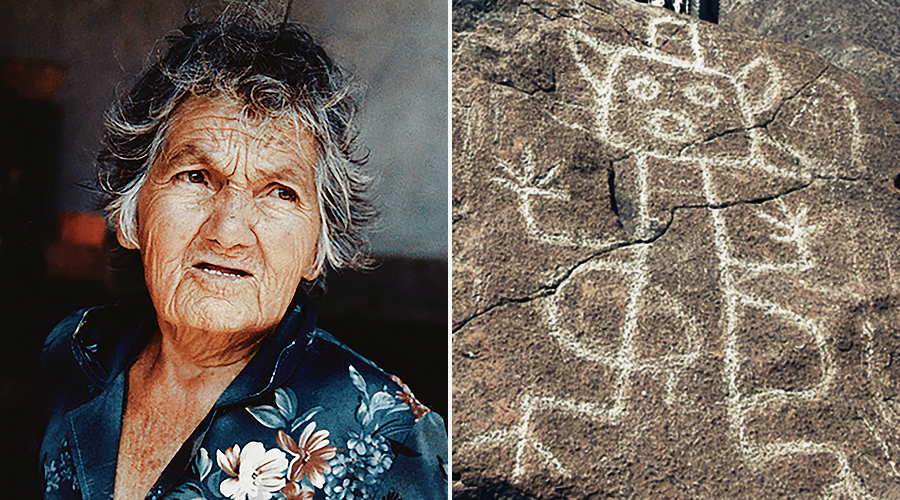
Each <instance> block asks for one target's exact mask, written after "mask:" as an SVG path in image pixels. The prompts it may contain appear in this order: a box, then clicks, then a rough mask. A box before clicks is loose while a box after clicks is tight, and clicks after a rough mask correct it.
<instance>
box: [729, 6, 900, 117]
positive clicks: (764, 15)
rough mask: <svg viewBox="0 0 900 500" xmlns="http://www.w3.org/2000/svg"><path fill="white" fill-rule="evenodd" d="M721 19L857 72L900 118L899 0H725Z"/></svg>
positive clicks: (866, 84)
mask: <svg viewBox="0 0 900 500" xmlns="http://www.w3.org/2000/svg"><path fill="white" fill-rule="evenodd" d="M720 7H721V13H720V19H719V22H720V24H721V25H722V26H724V27H727V28H729V29H731V30H735V31H738V32H740V33H747V34H751V35H757V36H763V37H766V38H772V39H776V40H781V41H785V42H789V43H793V44H796V45H799V46H801V47H804V48H807V49H809V50H812V51H813V52H815V53H816V54H818V55H819V56H821V57H823V58H825V59H826V60H828V61H829V62H831V63H832V64H834V65H836V66H838V67H839V68H841V69H844V70H845V71H848V72H849V73H851V74H853V75H854V76H855V77H857V78H858V79H859V80H860V82H861V83H862V84H863V86H864V87H865V89H866V90H867V91H868V92H870V93H871V94H872V95H875V96H878V97H881V98H883V99H888V100H890V101H889V102H886V103H885V104H886V105H887V106H889V108H890V109H891V111H892V112H893V113H894V119H895V121H897V122H900V2H898V1H897V0H867V1H865V2H846V1H842V0H807V1H804V2H794V1H791V0H722V1H721V2H720Z"/></svg>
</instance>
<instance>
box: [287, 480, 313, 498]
mask: <svg viewBox="0 0 900 500" xmlns="http://www.w3.org/2000/svg"><path fill="white" fill-rule="evenodd" d="M315 493H316V490H314V489H312V488H310V487H309V486H307V485H305V484H304V485H301V484H300V483H288V484H286V485H284V488H281V494H282V495H284V498H285V499H286V500H312V499H313V496H314V495H315Z"/></svg>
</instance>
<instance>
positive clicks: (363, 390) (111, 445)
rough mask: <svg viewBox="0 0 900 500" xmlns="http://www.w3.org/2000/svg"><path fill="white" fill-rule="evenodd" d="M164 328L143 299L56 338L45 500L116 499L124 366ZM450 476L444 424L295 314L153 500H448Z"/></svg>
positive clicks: (74, 322) (47, 370)
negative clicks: (448, 476)
mask: <svg viewBox="0 0 900 500" xmlns="http://www.w3.org/2000/svg"><path fill="white" fill-rule="evenodd" d="M156 328H157V325H156V315H155V311H154V310H153V308H152V305H150V303H149V300H147V299H146V298H144V299H141V300H132V301H127V302H123V303H120V304H116V305H110V306H103V307H96V308H91V309H85V310H81V311H78V312H76V313H74V314H72V315H71V316H69V317H68V318H66V319H65V320H63V321H62V322H61V323H60V324H59V325H57V327H56V328H54V330H53V332H52V333H51V334H50V336H49V337H48V339H47V341H46V343H45V344H44V351H43V355H42V357H41V370H42V385H43V387H44V394H43V397H44V401H45V403H46V415H47V427H46V431H45V434H44V440H43V443H42V445H41V453H40V461H41V468H42V473H43V478H44V486H45V491H44V498H45V499H47V500H50V499H53V500H56V499H59V500H63V499H65V500H69V499H85V500H99V499H104V500H106V499H109V498H111V497H112V493H113V487H114V484H115V467H116V460H117V456H118V447H119V435H120V433H121V427H122V415H123V414H124V401H126V399H127V398H126V396H127V394H126V393H127V391H126V380H127V371H128V370H127V369H128V367H130V366H131V364H132V363H133V362H134V360H135V359H136V358H137V356H138V355H139V354H140V351H141V349H142V348H143V347H144V346H145V345H146V343H147V341H148V340H149V338H150V336H151V335H152V334H153V333H154V332H155V330H156ZM447 470H448V463H447V434H446V429H445V426H444V422H443V420H442V419H441V417H440V416H438V415H436V414H435V413H434V412H431V411H430V410H428V408H426V407H424V406H422V405H421V404H420V403H419V402H418V401H417V400H416V399H415V396H414V395H413V394H412V392H411V391H410V390H409V388H408V387H406V385H405V384H403V382H402V381H401V380H400V379H399V378H397V377H394V376H390V375H388V374H386V373H385V372H383V371H382V370H381V369H379V368H378V367H377V366H375V365H374V364H373V363H371V362H370V361H368V360H366V359H365V358H363V357H361V356H359V355H358V354H356V353H355V352H353V351H352V350H350V349H349V348H347V347H346V346H345V345H343V344H342V343H340V342H339V341H338V340H336V339H335V338H334V337H332V336H331V335H329V334H328V333H326V332H324V331H322V330H319V329H317V328H315V310H314V308H312V307H311V306H294V307H293V308H292V309H291V310H290V311H289V312H288V314H287V315H286V316H285V318H284V319H283V320H282V322H281V324H280V325H279V326H278V328H277V329H276V330H275V332H274V333H273V334H272V335H271V336H269V337H268V338H266V339H265V340H264V341H263V342H262V343H261V345H260V349H259V351H258V352H257V353H256V355H255V356H254V357H253V359H252V360H251V361H250V362H249V363H248V364H247V366H246V367H245V368H244V369H243V371H241V373H240V374H239V375H238V377H237V378H235V380H234V381H233V382H232V383H231V385H229V386H228V388H227V389H226V390H225V392H224V393H223V394H222V395H221V397H220V398H219V400H218V401H217V402H216V404H215V405H214V406H213V408H212V410H210V412H209V414H207V416H206V417H205V418H204V420H203V421H202V422H201V424H200V425H199V426H198V427H197V428H196V429H195V430H194V432H193V433H192V434H191V436H190V437H189V438H188V439H187V441H185V442H184V443H183V444H182V446H181V449H180V450H179V451H178V453H177V454H176V455H175V457H174V458H173V459H172V461H171V462H170V463H169V464H168V466H167V467H166V468H165V470H164V471H163V473H162V474H161V475H160V477H159V479H158V480H157V481H156V484H155V485H154V486H153V487H152V488H151V490H150V493H149V494H148V495H147V498H148V499H151V500H156V499H167V500H176V499H184V500H195V499H198V498H201V499H205V500H213V499H231V500H268V499H280V498H292V499H311V500H318V499H323V500H324V499H351V498H372V499H376V500H414V499H441V498H446V497H447V493H448V488H447Z"/></svg>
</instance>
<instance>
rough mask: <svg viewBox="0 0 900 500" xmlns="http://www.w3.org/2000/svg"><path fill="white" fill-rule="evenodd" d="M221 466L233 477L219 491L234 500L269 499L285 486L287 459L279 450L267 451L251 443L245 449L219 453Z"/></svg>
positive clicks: (218, 451) (234, 447) (255, 443)
mask: <svg viewBox="0 0 900 500" xmlns="http://www.w3.org/2000/svg"><path fill="white" fill-rule="evenodd" d="M216 460H217V461H218V463H219V467H221V468H222V470H224V471H225V472H227V473H228V474H229V475H230V476H232V477H229V478H226V479H225V480H224V481H222V484H220V485H219V491H220V492H221V493H222V494H223V495H225V496H226V497H228V498H231V499H232V500H269V499H270V498H272V494H273V493H274V492H276V491H278V490H279V489H281V488H282V487H283V486H284V484H285V471H286V469H287V466H288V460H287V457H286V456H285V454H284V453H283V452H282V451H281V450H279V449H277V448H272V449H271V450H268V451H267V450H266V448H265V446H263V444H262V443H260V442H257V441H252V442H250V443H247V444H246V445H245V446H244V448H243V449H241V447H240V445H237V444H236V445H234V446H232V447H231V448H228V449H227V450H225V452H224V453H223V452H222V450H216Z"/></svg>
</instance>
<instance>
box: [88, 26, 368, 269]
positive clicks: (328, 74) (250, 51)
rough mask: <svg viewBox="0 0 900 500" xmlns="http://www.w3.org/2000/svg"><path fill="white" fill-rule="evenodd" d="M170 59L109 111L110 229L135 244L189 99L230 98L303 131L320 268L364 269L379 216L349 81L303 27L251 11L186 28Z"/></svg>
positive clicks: (103, 182)
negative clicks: (155, 176) (143, 194)
mask: <svg viewBox="0 0 900 500" xmlns="http://www.w3.org/2000/svg"><path fill="white" fill-rule="evenodd" d="M166 40H167V42H168V50H167V51H166V52H165V54H164V55H162V56H161V57H159V58H158V59H157V60H156V61H155V62H154V63H153V64H151V65H150V67H149V68H148V69H147V70H145V71H144V73H143V74H142V75H141V76H140V77H139V79H138V81H137V83H136V84H135V85H134V87H133V88H132V89H131V91H130V92H128V93H127V94H125V95H123V96H120V97H119V98H118V99H117V100H116V101H115V102H114V103H113V105H112V107H111V108H110V109H109V110H108V111H107V114H106V129H105V134H104V138H103V144H102V149H101V151H100V153H99V154H98V156H97V166H98V170H99V182H100V187H101V189H102V190H103V192H104V193H105V195H106V200H105V206H106V211H107V216H108V220H109V222H110V225H111V227H112V228H113V229H114V230H118V231H119V233H120V234H121V236H122V237H123V239H124V240H125V241H127V242H130V243H136V241H137V227H138V224H139V223H140V221H139V220H138V217H137V199H138V192H139V191H140V189H141V186H143V184H144V181H145V180H146V178H147V172H148V171H149V169H150V167H151V166H152V165H153V162H154V161H155V160H156V157H157V156H158V155H159V153H160V151H161V149H162V146H163V144H164V143H165V141H166V136H167V132H168V129H169V125H170V124H171V122H172V119H173V117H174V115H175V112H176V110H177V109H178V106H179V105H180V104H181V103H183V102H184V101H185V100H187V99H188V98H189V97H191V96H199V95H214V96H219V95H221V96H225V97H228V98H231V99H234V100H236V101H237V102H240V103H242V104H243V106H244V111H245V114H247V115H249V116H263V117H266V118H267V119H274V120H286V121H288V122H289V123H293V124H295V125H297V124H300V125H303V126H305V127H306V128H307V129H308V130H309V131H310V132H311V133H312V134H313V135H314V137H315V138H316V142H317V146H318V155H317V159H318V161H317V164H316V174H315V184H316V191H317V195H318V203H319V211H320V213H321V214H322V227H321V231H320V234H319V243H318V249H317V255H316V266H317V268H318V269H322V267H323V265H324V264H325V263H327V264H328V265H330V266H331V267H332V268H334V269H340V268H357V269H358V268H364V267H366V266H367V265H368V264H369V259H368V253H367V250H368V248H367V244H368V238H367V233H368V232H367V229H368V228H369V226H370V225H371V223H372V221H373V220H374V218H375V217H376V215H377V211H376V210H375V208H374V206H373V204H372V201H371V199H370V197H369V187H370V185H371V182H372V179H371V177H370V176H369V175H368V174H367V173H365V172H364V171H363V168H362V167H363V165H364V164H365V162H366V156H365V155H359V154H358V150H357V147H356V145H355V139H356V134H357V132H356V129H355V127H354V126H353V124H352V119H353V117H354V115H355V114H356V111H357V104H356V102H355V100H354V99H353V97H352V96H351V95H350V84H349V80H348V78H347V77H346V76H345V75H344V73H343V72H342V71H341V69H340V68H339V67H338V66H337V65H336V64H335V63H334V62H332V60H331V59H330V58H329V57H328V55H327V54H326V53H325V51H324V50H323V49H322V47H320V46H319V45H318V44H316V43H315V42H314V41H313V39H312V37H311V36H310V35H309V33H307V32H306V31H305V30H304V29H303V28H302V27H300V26H299V25H298V24H295V23H292V22H289V21H287V20H284V21H280V22H279V21H274V20H271V19H266V18H265V16H263V15H261V14H260V13H259V12H258V11H254V10H253V9H247V10H245V11H243V12H240V13H237V14H223V16H222V17H220V18H219V19H218V20H215V21H204V20H192V19H190V17H189V18H188V21H187V24H186V25H185V26H183V27H182V28H180V29H179V30H178V31H176V32H175V33H174V34H172V35H170V36H169V37H167V39H166Z"/></svg>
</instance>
